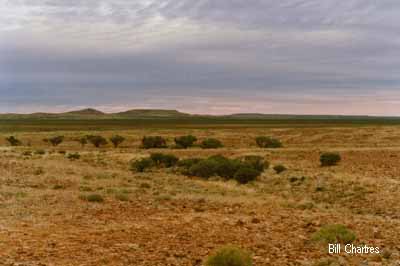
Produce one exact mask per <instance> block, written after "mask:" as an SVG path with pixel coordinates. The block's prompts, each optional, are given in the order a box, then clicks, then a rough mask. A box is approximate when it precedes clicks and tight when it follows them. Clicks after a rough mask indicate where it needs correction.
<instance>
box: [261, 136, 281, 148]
mask: <svg viewBox="0 0 400 266" xmlns="http://www.w3.org/2000/svg"><path fill="white" fill-rule="evenodd" d="M256 143H257V145H258V147H260V148H281V147H282V143H281V141H280V140H278V139H275V138H272V137H266V136H259V137H257V138H256Z"/></svg>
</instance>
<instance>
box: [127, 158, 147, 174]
mask: <svg viewBox="0 0 400 266" xmlns="http://www.w3.org/2000/svg"><path fill="white" fill-rule="evenodd" d="M152 166H153V160H151V159H150V158H143V159H140V160H136V161H133V162H131V166H130V170H131V171H133V172H144V171H145V170H146V169H148V168H151V167H152Z"/></svg>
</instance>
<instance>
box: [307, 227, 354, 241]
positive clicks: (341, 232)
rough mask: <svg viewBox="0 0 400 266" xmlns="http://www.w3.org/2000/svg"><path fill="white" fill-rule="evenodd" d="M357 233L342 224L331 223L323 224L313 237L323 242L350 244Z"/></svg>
mask: <svg viewBox="0 0 400 266" xmlns="http://www.w3.org/2000/svg"><path fill="white" fill-rule="evenodd" d="M356 238H357V237H356V235H355V233H354V232H353V231H352V230H350V229H348V228H347V227H346V226H344V225H341V224H331V225H325V226H323V227H322V228H321V229H320V230H319V231H317V232H315V233H314V235H313V237H312V239H313V240H314V241H318V242H323V243H326V244H328V243H341V244H350V243H352V242H354V240H356Z"/></svg>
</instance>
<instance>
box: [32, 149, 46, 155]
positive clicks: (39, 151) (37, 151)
mask: <svg viewBox="0 0 400 266" xmlns="http://www.w3.org/2000/svg"><path fill="white" fill-rule="evenodd" d="M34 153H35V154H37V155H44V154H46V151H45V150H41V149H40V150H36V151H35V152H34Z"/></svg>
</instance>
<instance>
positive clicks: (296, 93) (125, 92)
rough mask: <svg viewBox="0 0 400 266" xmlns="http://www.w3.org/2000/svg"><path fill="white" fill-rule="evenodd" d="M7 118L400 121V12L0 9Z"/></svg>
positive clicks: (321, 7)
mask: <svg viewBox="0 0 400 266" xmlns="http://www.w3.org/2000/svg"><path fill="white" fill-rule="evenodd" d="M0 14H1V16H0V112H21V113H24V112H35V111H54V112H58V111H65V110H72V109H77V108H84V107H94V108H98V109H100V110H103V111H107V112H112V111H120V110H126V109H130V108H166V109H167V108H168V109H178V110H180V111H184V112H190V113H211V114H224V113H239V112H262V113H290V114H370V115H400V1H399V0H346V1H340V0H279V1H278V0H136V1H135V0H109V1H103V0H79V1H78V0H76V1H74V0H0Z"/></svg>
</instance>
